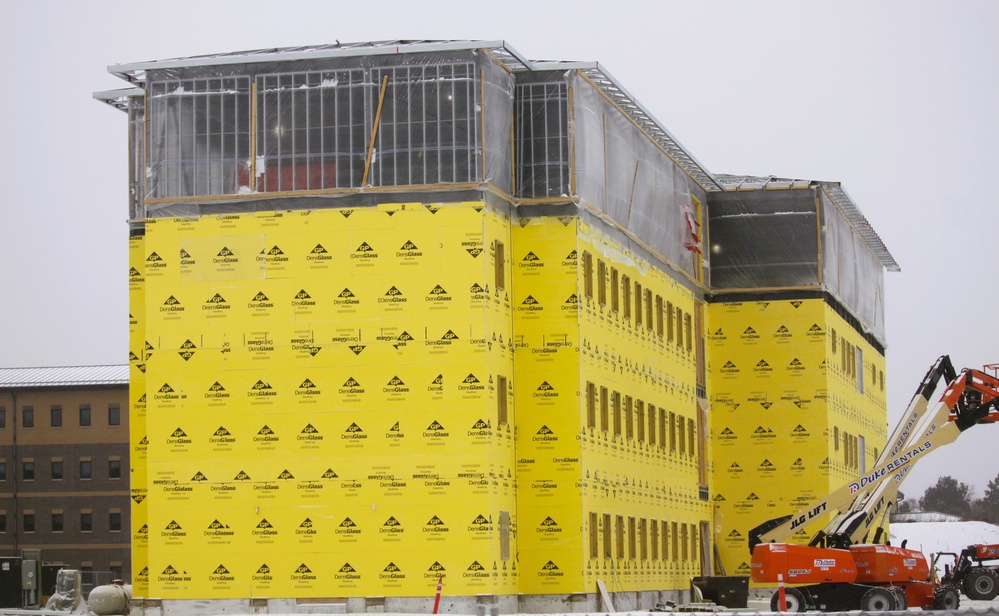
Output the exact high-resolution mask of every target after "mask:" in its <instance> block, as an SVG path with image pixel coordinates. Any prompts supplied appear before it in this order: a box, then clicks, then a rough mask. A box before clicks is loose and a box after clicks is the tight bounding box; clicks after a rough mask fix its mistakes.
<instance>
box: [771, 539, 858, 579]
mask: <svg viewBox="0 0 999 616" xmlns="http://www.w3.org/2000/svg"><path fill="white" fill-rule="evenodd" d="M751 569H752V571H751V576H752V579H753V581H754V582H756V583H757V584H775V583H776V582H777V581H778V580H777V576H778V575H782V576H783V577H784V581H785V582H786V583H788V584H822V583H839V582H855V581H856V580H857V566H856V564H854V557H853V554H851V553H850V550H837V549H833V548H816V547H810V546H807V545H796V544H793V543H761V544H759V545H757V546H756V547H755V548H753V562H752V567H751Z"/></svg>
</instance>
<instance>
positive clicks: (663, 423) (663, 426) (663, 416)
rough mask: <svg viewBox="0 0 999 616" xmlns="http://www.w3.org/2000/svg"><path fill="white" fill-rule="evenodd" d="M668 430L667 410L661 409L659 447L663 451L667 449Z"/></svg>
mask: <svg viewBox="0 0 999 616" xmlns="http://www.w3.org/2000/svg"><path fill="white" fill-rule="evenodd" d="M666 428H667V420H666V409H663V408H661V409H659V447H660V448H662V449H666ZM671 446H672V443H671ZM671 451H672V450H671Z"/></svg>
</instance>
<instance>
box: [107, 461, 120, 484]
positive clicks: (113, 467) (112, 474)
mask: <svg viewBox="0 0 999 616" xmlns="http://www.w3.org/2000/svg"><path fill="white" fill-rule="evenodd" d="M108 479H121V460H115V459H111V460H108Z"/></svg>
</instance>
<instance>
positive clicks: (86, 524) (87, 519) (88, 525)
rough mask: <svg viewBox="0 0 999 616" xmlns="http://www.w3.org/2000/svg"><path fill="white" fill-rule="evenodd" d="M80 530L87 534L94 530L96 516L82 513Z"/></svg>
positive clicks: (87, 512)
mask: <svg viewBox="0 0 999 616" xmlns="http://www.w3.org/2000/svg"><path fill="white" fill-rule="evenodd" d="M80 530H81V531H83V532H85V533H89V532H91V531H92V530H94V514H93V513H91V512H90V511H81V512H80Z"/></svg>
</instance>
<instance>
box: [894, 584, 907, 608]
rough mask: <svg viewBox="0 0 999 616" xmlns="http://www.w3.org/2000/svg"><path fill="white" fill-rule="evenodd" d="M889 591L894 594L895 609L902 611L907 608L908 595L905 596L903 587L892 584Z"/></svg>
mask: <svg viewBox="0 0 999 616" xmlns="http://www.w3.org/2000/svg"><path fill="white" fill-rule="evenodd" d="M891 591H892V593H894V594H895V610H896V611H899V612H902V611H905V610H907V609H909V597H907V596H905V589H904V588H902V587H901V586H893V587H892V589H891Z"/></svg>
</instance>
